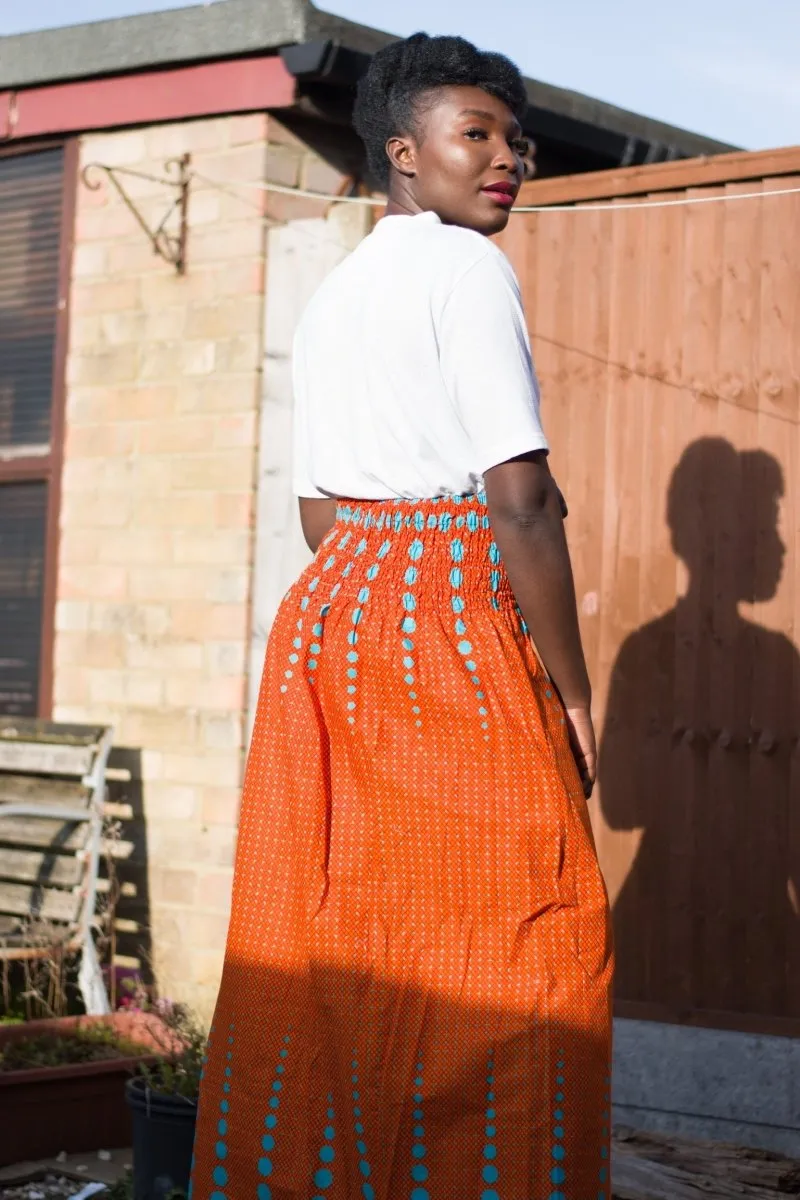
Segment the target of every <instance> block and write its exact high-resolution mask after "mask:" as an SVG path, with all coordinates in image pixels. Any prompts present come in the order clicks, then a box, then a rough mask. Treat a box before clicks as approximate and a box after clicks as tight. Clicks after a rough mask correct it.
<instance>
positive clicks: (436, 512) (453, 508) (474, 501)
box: [336, 492, 491, 533]
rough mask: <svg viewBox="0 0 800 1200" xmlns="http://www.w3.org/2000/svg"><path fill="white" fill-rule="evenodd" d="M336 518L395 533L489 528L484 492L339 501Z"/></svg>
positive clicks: (344, 523) (360, 525) (360, 526)
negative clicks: (404, 530) (402, 531)
mask: <svg viewBox="0 0 800 1200" xmlns="http://www.w3.org/2000/svg"><path fill="white" fill-rule="evenodd" d="M336 520H337V522H338V523H339V524H342V525H355V526H357V527H359V528H362V529H375V530H379V531H380V530H384V529H385V530H394V532H395V533H400V532H401V530H403V529H415V530H417V532H419V533H422V532H423V531H424V530H426V529H429V530H435V529H436V530H438V531H439V532H440V533H448V532H449V531H450V530H452V529H465V530H467V531H468V532H470V533H477V532H478V531H479V530H486V531H488V530H490V529H491V521H490V520H489V511H488V508H487V506H486V493H485V492H477V493H475V494H473V495H465V496H433V497H430V498H429V499H420V500H406V499H401V498H394V499H391V500H341V501H339V504H338V506H337V509H336Z"/></svg>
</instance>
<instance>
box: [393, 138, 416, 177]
mask: <svg viewBox="0 0 800 1200" xmlns="http://www.w3.org/2000/svg"><path fill="white" fill-rule="evenodd" d="M386 154H387V157H388V159H389V162H390V163H391V164H392V166H393V167H394V169H395V170H396V171H397V172H399V174H400V175H405V176H406V177H407V178H409V179H410V178H412V177H413V176H414V175H416V173H417V161H416V159H417V156H416V147H415V146H414V142H413V139H412V138H410V137H391V138H389V140H388V142H387V143H386Z"/></svg>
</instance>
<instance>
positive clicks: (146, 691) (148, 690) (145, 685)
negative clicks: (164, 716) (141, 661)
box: [125, 671, 166, 708]
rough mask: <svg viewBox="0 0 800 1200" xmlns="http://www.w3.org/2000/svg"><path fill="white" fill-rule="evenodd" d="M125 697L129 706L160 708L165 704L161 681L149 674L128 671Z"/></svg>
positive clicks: (164, 691)
mask: <svg viewBox="0 0 800 1200" xmlns="http://www.w3.org/2000/svg"><path fill="white" fill-rule="evenodd" d="M125 696H126V699H127V701H128V703H129V704H133V705H136V706H142V707H144V708H160V707H161V705H163V704H164V703H165V702H166V686H165V683H164V680H163V679H159V678H158V676H155V675H151V674H150V673H149V672H147V673H145V672H141V673H138V672H135V673H132V672H130V671H128V672H127V684H126V687H125Z"/></svg>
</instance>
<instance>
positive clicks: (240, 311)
mask: <svg viewBox="0 0 800 1200" xmlns="http://www.w3.org/2000/svg"><path fill="white" fill-rule="evenodd" d="M262 313H263V304H262V301H261V297H260V296H238V297H235V298H233V299H230V300H221V301H217V302H216V303H214V304H206V305H200V304H196V305H193V306H192V307H191V308H190V309H189V311H188V312H187V314H186V329H185V335H186V337H187V338H215V339H220V338H229V337H234V336H236V335H237V334H240V333H244V334H247V333H256V334H259V333H260V332H261V324H262Z"/></svg>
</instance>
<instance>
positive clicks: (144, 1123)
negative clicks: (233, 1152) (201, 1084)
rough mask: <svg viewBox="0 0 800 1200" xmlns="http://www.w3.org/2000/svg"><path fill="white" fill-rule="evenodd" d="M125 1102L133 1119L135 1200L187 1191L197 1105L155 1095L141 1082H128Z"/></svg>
mask: <svg viewBox="0 0 800 1200" xmlns="http://www.w3.org/2000/svg"><path fill="white" fill-rule="evenodd" d="M125 1099H126V1100H127V1102H128V1106H129V1108H130V1110H131V1117H132V1118H133V1196H134V1200H166V1197H168V1196H169V1195H170V1193H171V1192H173V1191H176V1190H177V1191H180V1192H183V1193H184V1195H187V1194H188V1191H189V1175H190V1173H191V1168H192V1147H193V1145H194V1128H195V1122H196V1120H197V1105H196V1103H194V1102H193V1101H191V1100H185V1099H184V1098H183V1097H182V1096H169V1095H164V1094H163V1093H161V1092H154V1091H153V1090H152V1088H150V1087H148V1085H147V1082H146V1081H145V1080H144V1079H141V1078H139V1079H129V1080H128V1082H127V1083H126V1085H125Z"/></svg>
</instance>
